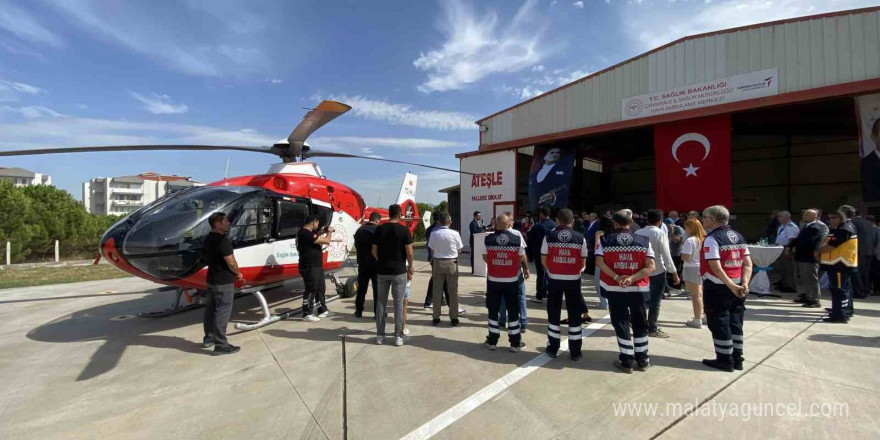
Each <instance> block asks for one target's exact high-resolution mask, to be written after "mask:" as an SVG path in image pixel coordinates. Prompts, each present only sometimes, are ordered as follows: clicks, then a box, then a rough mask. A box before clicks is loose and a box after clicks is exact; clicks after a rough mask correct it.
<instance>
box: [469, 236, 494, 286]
mask: <svg viewBox="0 0 880 440" xmlns="http://www.w3.org/2000/svg"><path fill="white" fill-rule="evenodd" d="M489 234H491V232H480V233H478V234H474V248H473V249H471V252H473V253H474V275H477V276H481V277H485V276H486V273H487V270H488V269H487V268H486V262H485V261H483V252H485V251H486V236H487V235H489Z"/></svg>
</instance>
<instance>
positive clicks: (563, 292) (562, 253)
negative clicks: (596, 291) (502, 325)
mask: <svg viewBox="0 0 880 440" xmlns="http://www.w3.org/2000/svg"><path fill="white" fill-rule="evenodd" d="M556 221H557V223H558V225H559V226H557V227H556V229H554V230H552V231H550V232H548V233H547V235H546V236H545V237H544V242H543V243H542V244H541V264H542V265H543V266H544V268H545V270H547V278H548V280H547V322H548V323H547V354H548V355H550V357H553V358H555V357H556V354H557V353H558V351H559V338H560V328H559V317H560V316H559V315H560V314H561V313H562V297H563V296H565V305H566V308H567V309H568V348H569V351H570V352H571V360H573V361H577V360H579V359H580V358H581V343H582V342H583V341H581V336H582V331H581V313H583V312H584V310H583V308H584V301H583V296H581V272H583V271H584V265H585V264H586V261H587V255H588V254H589V251H588V249H587V241H586V240H585V239H584V236H583V234H581V233H580V232H577V231H575V230H574V229H572V228H571V226H572V224H573V223H574V214H573V213H572V212H571V210H570V209H562V210H560V211H559V213H558V214H557V215H556ZM508 304H509V303H508ZM509 322H510V323H513V322H514V321H513V319H512V318H510V319H509ZM508 325H510V324H508Z"/></svg>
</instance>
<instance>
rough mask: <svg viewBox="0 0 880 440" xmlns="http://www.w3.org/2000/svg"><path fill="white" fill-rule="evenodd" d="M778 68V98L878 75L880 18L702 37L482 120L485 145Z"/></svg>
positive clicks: (585, 122) (604, 119)
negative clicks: (638, 99)
mask: <svg viewBox="0 0 880 440" xmlns="http://www.w3.org/2000/svg"><path fill="white" fill-rule="evenodd" d="M773 67H776V68H778V69H779V93H780V94H781V93H788V92H794V91H799V90H806V89H811V88H816V87H823V86H830V85H834V84H842V83H847V82H852V81H859V80H864V79H870V78H878V77H880V12H878V11H873V12H863V13H859V14H850V15H840V16H836V17H827V18H818V19H813V20H805V21H798V22H792V23H785V24H779V25H768V26H764V27H757V28H753V29H747V30H742V31H735V32H730V33H724V34H717V35H711V36H706V37H698V38H693V39H688V40H686V41H682V42H679V43H677V44H675V45H672V46H669V47H667V48H664V49H662V50H660V51H657V52H652V53H650V54H647V55H644V56H641V57H639V58H637V59H635V60H632V61H629V62H627V63H626V64H624V65H622V66H619V67H617V68H615V69H613V70H610V71H608V72H604V73H602V74H601V75H598V76H595V77H593V78H590V79H588V80H586V81H583V82H580V83H578V84H575V85H573V86H570V87H566V88H563V89H560V90H559V91H557V92H555V93H552V94H550V95H545V96H542V97H541V98H539V99H536V100H535V101H532V102H530V103H528V104H525V105H522V106H520V107H517V108H514V109H512V110H509V111H507V112H504V113H501V114H499V115H497V116H494V117H492V118H491V119H487V120H485V121H483V124H485V125H487V126H488V127H489V130H488V131H487V132H485V133H483V136H482V142H483V145H491V144H497V143H501V142H507V141H512V140H517V139H523V138H528V137H532V136H539V135H544V134H551V133H558V132H563V131H567V130H572V129H577V128H585V127H591V126H595V125H602V124H607V123H610V122H616V121H620V120H621V102H622V100H623V99H624V98H627V97H630V96H635V95H640V94H644V93H653V92H657V91H662V90H667V89H671V88H674V87H680V86H686V85H689V84H696V83H701V82H705V81H712V80H716V79H720V78H725V77H729V76H733V75H738V74H742V73H748V72H754V71H759V70H763V69H769V68H773Z"/></svg>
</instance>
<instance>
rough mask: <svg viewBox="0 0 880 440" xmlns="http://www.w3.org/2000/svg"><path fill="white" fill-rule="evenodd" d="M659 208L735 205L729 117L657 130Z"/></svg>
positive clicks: (682, 123) (701, 120)
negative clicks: (731, 180)
mask: <svg viewBox="0 0 880 440" xmlns="http://www.w3.org/2000/svg"><path fill="white" fill-rule="evenodd" d="M654 157H655V163H656V166H657V207H658V208H660V209H663V210H665V211H669V210H672V209H675V210H678V211H690V210H696V211H699V212H702V211H703V209H705V208H706V207H709V206H712V205H724V206H726V207H728V209H729V208H730V207H731V205H732V204H733V190H732V189H731V182H730V115H720V116H711V117H707V118H700V119H690V120H687V121H679V122H672V123H669V124H661V125H657V126H655V127H654Z"/></svg>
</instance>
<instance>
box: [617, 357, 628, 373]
mask: <svg viewBox="0 0 880 440" xmlns="http://www.w3.org/2000/svg"><path fill="white" fill-rule="evenodd" d="M614 366H615V367H617V369H618V370H620V371H623V372H624V373H626V374H633V366H632V362H627V363H623V362H621V361H620V359H615V360H614Z"/></svg>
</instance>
